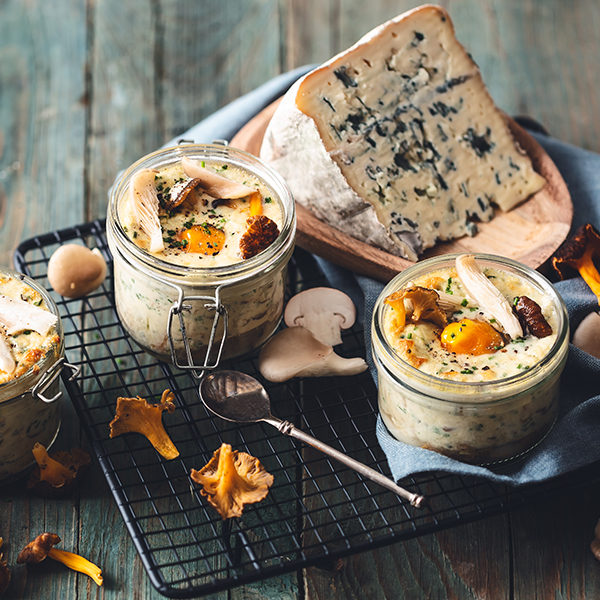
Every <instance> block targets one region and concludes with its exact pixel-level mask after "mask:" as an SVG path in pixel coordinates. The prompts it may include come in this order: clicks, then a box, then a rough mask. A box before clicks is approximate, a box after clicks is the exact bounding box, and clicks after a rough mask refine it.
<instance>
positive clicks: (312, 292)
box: [283, 287, 356, 346]
mask: <svg viewBox="0 0 600 600" xmlns="http://www.w3.org/2000/svg"><path fill="white" fill-rule="evenodd" d="M283 318H284V320H285V324H286V325H287V326H288V327H296V326H300V327H304V328H305V329H308V330H309V331H310V332H311V333H312V334H313V336H314V337H315V338H316V339H317V340H319V342H321V343H322V344H325V345H327V346H336V345H337V344H341V343H342V334H341V331H342V329H348V328H349V327H352V325H354V321H355V320H356V308H355V307H354V303H353V302H352V300H350V298H349V297H348V296H347V295H346V294H344V292H341V291H340V290H336V289H334V288H327V287H316V288H312V289H309V290H304V291H303V292H300V293H299V294H296V295H295V296H292V298H290V300H289V302H288V303H287V306H286V307H285V312H284V315H283Z"/></svg>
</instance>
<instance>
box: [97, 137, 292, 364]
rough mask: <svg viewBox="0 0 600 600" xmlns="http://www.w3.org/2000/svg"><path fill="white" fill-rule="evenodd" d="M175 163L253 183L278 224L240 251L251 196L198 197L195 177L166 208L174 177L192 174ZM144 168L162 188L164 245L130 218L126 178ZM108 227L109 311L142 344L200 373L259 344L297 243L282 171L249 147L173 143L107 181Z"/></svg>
mask: <svg viewBox="0 0 600 600" xmlns="http://www.w3.org/2000/svg"><path fill="white" fill-rule="evenodd" d="M182 165H184V166H185V165H187V166H189V165H192V170H193V169H198V170H201V171H202V172H204V171H210V172H211V173H213V174H217V175H219V176H220V177H226V178H228V179H230V180H232V181H233V182H235V183H240V184H243V185H248V186H250V187H252V188H253V189H255V190H258V191H259V192H260V195H261V198H262V208H260V210H261V212H264V214H265V215H270V216H271V219H272V220H273V221H274V222H276V223H277V225H278V235H277V237H276V238H275V239H274V240H273V241H272V243H270V245H268V247H266V248H264V249H263V250H262V251H260V252H258V253H257V254H256V255H253V256H251V257H249V258H243V256H242V255H240V252H239V239H240V237H241V235H242V234H243V232H244V230H245V228H246V227H247V225H246V222H247V221H248V222H249V216H250V212H249V205H250V200H249V199H247V198H237V199H236V200H235V201H231V200H226V199H219V198H216V199H211V198H210V197H205V196H202V194H201V192H203V191H205V190H203V189H202V186H200V188H199V192H198V199H197V201H196V203H195V204H194V202H192V203H191V204H188V205H186V208H185V211H182V210H180V209H178V211H176V212H177V214H176V215H172V214H171V213H169V211H168V210H167V211H165V210H164V207H165V205H164V203H162V202H163V201H162V199H163V198H164V197H165V194H166V193H167V192H170V191H171V190H172V189H173V188H174V187H175V185H188V183H190V185H192V183H193V182H191V179H190V178H189V176H188V175H187V173H186V172H185V170H184V169H183V166H182ZM200 167H201V168H200ZM186 168H187V167H186ZM144 170H146V171H147V170H151V171H152V172H154V173H155V175H154V181H155V189H157V190H158V193H159V194H161V196H160V198H161V207H162V210H161V215H160V219H161V221H160V224H161V235H162V238H163V240H162V241H163V249H162V250H161V251H157V252H151V251H150V249H149V247H148V244H147V243H145V242H144V240H143V234H139V236H138V231H137V230H134V231H132V228H131V225H129V226H128V223H131V221H128V213H127V210H128V208H127V207H128V203H130V202H131V195H132V189H133V185H134V183H133V182H134V178H135V177H136V176H137V175H138V174H139V173H140V172H142V171H144ZM211 176H212V175H211V174H209V175H208V177H211ZM151 179H152V178H151ZM171 197H172V194H171ZM167 208H168V205H167ZM177 219H179V220H177ZM230 225H231V227H230ZM236 227H237V229H236ZM106 229H107V238H108V244H109V247H110V250H111V252H112V255H113V261H114V262H113V264H114V291H115V304H116V308H117V312H118V314H119V318H120V319H121V323H122V324H123V327H124V328H125V329H126V330H127V332H128V333H129V334H130V336H131V337H132V338H133V339H134V340H135V341H136V342H137V343H138V344H139V345H140V346H141V347H142V348H144V349H145V350H146V351H147V352H149V353H151V354H153V355H154V356H156V357H158V358H159V359H161V360H164V361H171V362H172V363H173V364H174V365H175V366H177V367H179V368H182V369H188V370H191V371H192V373H193V374H194V375H196V376H201V373H202V372H203V371H205V370H210V369H214V368H215V367H216V366H217V365H218V363H219V361H220V360H221V358H231V357H235V356H240V355H243V354H245V353H247V352H249V351H251V350H253V349H255V348H257V347H259V346H260V345H261V344H262V343H263V342H264V341H265V340H266V339H268V338H269V337H270V336H271V335H272V334H273V333H274V331H275V330H276V329H277V327H278V325H279V322H280V320H281V315H282V312H283V305H284V290H285V275H286V267H287V264H288V261H289V259H290V257H291V255H292V252H293V249H294V242H295V232H296V215H295V208H294V201H293V198H292V196H291V193H290V191H289V189H288V188H287V185H286V184H285V182H284V181H283V179H282V178H281V177H280V176H279V175H278V174H277V173H276V172H275V171H273V170H272V169H271V168H270V167H268V166H266V165H265V164H263V163H262V162H261V161H260V160H259V159H257V158H256V157H254V156H252V155H251V154H248V153H247V152H244V151H242V150H237V149H235V148H230V147H228V146H226V145H224V144H219V143H213V144H193V143H180V144H179V145H178V146H173V147H170V148H165V149H162V150H159V151H157V152H154V153H152V154H149V155H147V156H145V157H143V158H141V159H140V160H138V161H137V162H135V163H134V164H133V165H132V166H131V167H129V168H128V169H127V170H126V171H124V172H123V173H122V174H121V175H120V176H119V178H118V179H117V181H116V182H115V184H114V186H113V188H112V190H111V193H110V200H109V207H108V218H107V227H106ZM211 232H212V234H213V235H212V237H206V236H207V235H208V236H211ZM140 240H141V241H140ZM206 240H211V241H206ZM215 240H220V242H218V243H219V244H220V245H219V246H216V245H215V244H216V243H217V242H216V241H215ZM188 244H190V245H191V244H195V245H196V246H195V248H193V249H192V247H191V246H190V245H188ZM202 244H205V245H204V246H202ZM144 245H146V247H144ZM159 245H160V241H159ZM184 250H185V251H184ZM193 250H196V251H195V252H194V251H193Z"/></svg>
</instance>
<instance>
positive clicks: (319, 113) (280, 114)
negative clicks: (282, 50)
mask: <svg viewBox="0 0 600 600" xmlns="http://www.w3.org/2000/svg"><path fill="white" fill-rule="evenodd" d="M261 157H262V158H263V159H264V160H266V161H267V162H269V163H270V164H271V165H272V166H273V167H274V168H275V169H276V170H278V171H279V172H280V173H281V175H283V177H284V178H285V179H286V181H287V183H288V184H289V186H290V188H291V190H292V193H293V195H294V197H295V199H296V200H297V201H298V202H300V203H301V204H303V205H305V206H306V207H308V208H309V209H310V210H311V211H313V212H314V213H315V214H316V215H317V216H318V217H319V218H320V219H322V220H324V221H326V222H327V223H329V224H331V225H333V226H335V227H337V228H338V229H341V230H342V231H344V232H346V233H348V234H350V235H352V236H354V237H356V238H358V239H360V240H363V241H365V242H367V243H370V244H373V245H375V246H379V247H381V248H383V249H385V250H387V251H388V252H391V253H393V254H397V255H399V256H403V257H405V258H408V259H410V260H416V259H417V258H418V256H419V255H420V254H421V253H422V252H423V251H424V250H425V249H426V248H429V247H431V246H433V245H434V244H435V243H436V242H437V241H438V240H449V239H454V238H458V237H461V236H463V235H465V234H469V235H473V234H474V233H475V232H476V228H477V226H476V223H477V221H488V220H490V219H491V218H492V217H493V215H494V206H497V207H499V208H500V209H502V210H504V211H506V210H510V209H511V208H513V207H514V206H516V205H517V204H518V203H519V202H521V201H523V200H525V199H526V198H528V197H529V196H531V195H532V194H534V193H535V192H537V191H538V190H540V189H541V188H542V187H543V186H544V185H545V180H544V179H543V178H542V177H541V176H540V175H538V174H537V173H536V172H535V171H534V170H533V167H532V165H531V161H530V160H529V158H528V157H527V155H526V154H525V152H524V151H523V150H522V149H521V148H520V147H519V146H518V144H517V143H516V142H515V140H514V139H513V137H512V135H511V133H510V131H509V129H508V127H507V124H506V121H505V118H504V116H503V114H502V113H501V112H500V111H499V110H498V109H497V108H496V106H495V105H494V102H493V100H492V99H491V97H490V95H489V93H488V92H487V90H486V88H485V85H484V83H483V81H482V78H481V74H480V72H479V69H478V67H477V65H476V64H475V63H474V62H473V60H472V59H471V57H470V56H469V54H468V53H467V52H466V50H465V49H464V48H463V47H462V46H461V44H460V43H459V42H458V41H457V39H456V37H455V35H454V27H453V25H452V23H451V21H450V17H449V16H448V13H447V12H446V11H445V10H444V9H442V8H440V7H437V6H431V5H427V6H423V7H420V8H417V9H415V10H413V11H410V12H408V13H405V14H403V15H400V16H399V17H396V18H395V19H392V20H391V21H388V22H387V23H385V24H383V25H381V26H380V27H378V28H376V29H375V30H373V31H372V32H371V33H369V34H367V35H366V36H365V37H364V38H362V39H361V40H360V41H359V42H358V43H357V44H355V45H354V46H352V47H351V48H350V49H348V50H347V51H345V52H342V53H341V54H339V55H337V56H335V57H334V58H332V59H331V60H329V61H328V62H327V63H325V64H324V65H322V66H321V67H319V68H317V69H315V70H314V71H311V72H310V73H308V74H307V75H305V76H304V77H303V78H302V79H300V80H299V81H298V82H297V83H296V84H295V85H294V86H293V87H292V88H291V89H290V90H289V91H288V93H287V94H286V95H285V97H284V98H283V100H282V102H281V104H280V106H279V107H278V109H277V111H276V112H275V114H274V116H273V118H272V120H271V122H270V125H269V128H268V129H267V132H266V134H265V138H264V142H263V146H262V149H261ZM307 174H309V176H308V177H307Z"/></svg>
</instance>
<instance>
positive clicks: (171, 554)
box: [14, 221, 600, 598]
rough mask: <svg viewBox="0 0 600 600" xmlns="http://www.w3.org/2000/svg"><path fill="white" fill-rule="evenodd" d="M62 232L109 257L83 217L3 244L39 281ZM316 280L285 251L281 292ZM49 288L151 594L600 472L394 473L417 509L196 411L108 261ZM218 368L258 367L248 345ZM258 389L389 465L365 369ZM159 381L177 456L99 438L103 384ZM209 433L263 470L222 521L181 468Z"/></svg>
mask: <svg viewBox="0 0 600 600" xmlns="http://www.w3.org/2000/svg"><path fill="white" fill-rule="evenodd" d="M68 241H79V242H82V243H84V244H86V245H88V246H90V247H97V248H99V249H100V250H101V252H102V253H103V254H104V256H105V258H106V259H107V262H108V263H109V267H110V266H111V264H112V263H111V257H110V253H109V251H108V247H107V244H106V238H105V223H104V222H103V221H94V222H92V223H88V224H85V225H82V226H79V227H74V228H69V229H64V230H61V231H56V232H53V233H49V234H46V235H42V236H38V237H35V238H32V239H30V240H27V241H25V242H23V243H22V244H21V245H20V246H19V247H18V249H17V250H16V252H15V257H14V260H15V267H16V268H17V269H18V270H19V271H22V272H24V273H26V274H27V275H29V276H30V277H32V278H33V279H35V280H37V281H38V282H39V283H40V284H41V285H43V286H44V287H46V288H48V287H49V285H48V281H47V277H46V273H47V265H48V258H49V257H50V255H51V254H52V252H53V251H54V250H55V249H56V248H57V247H58V246H59V245H60V244H62V243H64V242H68ZM326 284H327V282H326V280H325V278H324V276H323V273H322V272H321V271H320V269H319V267H318V265H317V263H316V261H315V260H314V259H313V258H312V256H311V255H309V254H307V253H306V252H303V251H301V250H296V252H295V254H294V258H293V259H292V262H291V264H290V268H289V286H288V294H290V293H295V292H297V291H299V290H300V289H303V288H308V287H314V286H318V285H326ZM53 295H54V298H55V300H56V301H57V304H58V305H59V309H60V312H61V315H62V319H63V324H64V327H65V342H66V354H67V359H68V361H69V362H70V363H73V364H76V365H78V366H80V367H81V373H80V375H79V376H78V378H77V379H76V380H75V381H73V382H69V381H65V385H66V386H67V390H68V392H69V394H70V396H71V399H72V401H73V403H74V405H75V408H76V410H77V413H78V415H79V418H80V419H81V422H82V423H83V426H84V428H85V430H86V432H87V434H88V436H89V439H90V442H91V445H92V447H93V450H94V452H95V454H96V457H97V459H98V461H99V463H100V466H101V468H102V471H103V472H104V475H105V477H106V480H107V482H108V485H109V486H110V489H111V492H112V494H113V496H114V498H115V501H116V503H117V505H118V507H119V510H120V511H121V514H122V515H123V519H124V520H125V524H126V526H127V528H128V530H129V533H130V534H131V536H132V538H133V541H134V543H135V546H136V548H137V550H138V552H139V554H140V557H141V559H142V562H143V564H144V566H145V568H146V571H147V573H148V575H149V577H150V579H151V581H152V583H153V584H154V586H155V587H156V588H157V589H158V591H159V592H160V593H162V594H164V595H165V596H169V597H172V598H188V597H192V596H197V595H201V594H205V593H209V592H216V591H220V590H224V589H228V588H231V587H234V586H236V585H240V584H242V583H246V582H250V581H254V580H258V579H262V578H266V577H269V576H272V575H276V574H282V573H285V572H289V571H293V570H297V569H299V568H302V567H306V566H309V565H315V564H317V563H318V564H320V565H321V566H322V565H323V564H327V561H329V560H333V559H335V558H338V557H341V556H345V555H348V554H352V553H355V552H360V551H361V550H367V549H372V548H375V547H379V546H383V545H386V544H390V543H392V542H395V541H399V540H403V539H408V538H412V537H416V536H419V535H423V534H426V533H430V532H433V531H437V530H440V529H443V528H447V527H451V526H454V525H457V524H460V523H465V522H468V521H473V520H476V519H480V518H483V517H485V516H489V515H493V514H496V513H499V512H502V511H506V510H508V509H510V508H513V507H516V506H519V505H522V504H524V503H526V502H529V501H532V500H534V499H535V498H538V497H540V496H542V495H544V496H545V495H548V493H549V492H552V491H555V490H559V489H570V488H572V487H573V486H576V485H580V484H584V483H589V482H590V481H593V480H597V479H598V478H599V477H600V474H599V473H598V469H597V468H596V469H593V468H592V469H587V470H581V471H578V472H576V473H574V474H570V475H568V476H566V477H562V478H560V479H556V480H554V481H552V482H550V483H546V484H543V485H536V486H528V487H525V488H517V489H513V488H509V487H506V486H503V485H499V484H494V483H490V482H489V481H487V480H484V479H476V478H468V477H460V476H450V475H446V474H427V475H422V476H416V477H409V478H406V479H405V480H403V481H401V482H400V484H401V485H403V486H404V487H407V488H408V489H410V490H413V491H418V492H420V493H422V494H425V495H426V496H427V498H428V501H429V504H428V506H427V507H426V508H424V509H415V508H412V507H411V506H410V505H408V503H407V502H405V501H403V500H401V499H400V498H398V497H397V496H396V495H394V494H393V493H391V492H388V491H386V490H384V489H382V488H380V487H379V486H377V485H376V484H374V483H371V482H370V481H366V480H363V479H361V478H360V476H359V475H357V474H356V473H355V472H354V471H351V470H349V469H346V468H344V467H342V466H341V465H339V464H337V463H335V462H333V461H332V460H331V459H329V458H327V457H325V456H323V455H322V454H319V453H318V452H316V451H314V450H313V449H311V448H307V447H303V446H302V445H301V444H300V443H299V442H296V441H295V440H292V439H291V438H287V437H284V436H282V435H280V434H279V433H277V432H276V431H275V430H274V429H273V428H272V427H269V426H267V425H264V426H263V425H262V424H253V425H244V426H239V425H234V424H231V423H226V422H224V421H220V420H219V419H218V418H216V417H213V416H211V415H210V414H208V413H207V411H206V410H205V408H204V406H203V405H202V403H201V402H200V400H199V398H198V394H197V383H196V382H195V381H194V380H193V379H192V377H191V376H190V375H188V374H187V373H184V372H182V371H179V370H176V369H173V368H171V367H170V366H169V365H166V364H164V363H161V362H158V361H157V360H156V359H154V358H152V357H151V356H149V355H147V354H146V353H145V352H143V351H142V350H141V349H140V348H138V346H137V345H136V344H135V343H134V342H133V341H132V340H131V339H130V338H129V336H128V335H127V334H126V332H125V331H124V329H123V328H122V327H121V324H120V322H119V319H118V317H117V314H116V311H115V307H114V298H113V287H112V269H111V268H109V274H108V277H107V279H106V281H105V283H104V284H103V286H102V287H101V288H100V289H99V290H97V291H96V292H94V293H92V294H90V295H89V296H87V297H86V298H85V299H83V300H67V299H64V298H62V297H60V296H57V295H56V294H53ZM341 353H342V354H345V355H347V356H357V355H364V343H363V337H362V328H361V327H359V326H356V327H354V328H353V329H352V330H350V331H349V332H348V333H347V334H346V335H345V337H344V343H343V346H342V351H341ZM223 367H224V368H236V369H238V370H241V371H244V372H246V373H249V374H252V375H254V376H257V377H258V378H259V379H260V375H259V374H258V371H257V367H256V356H250V357H246V358H244V359H238V360H237V361H235V363H232V362H226V363H225V364H224V365H223ZM266 387H267V389H268V391H269V394H270V396H271V398H272V404H273V412H274V414H276V415H277V416H279V417H282V418H285V419H288V420H291V421H292V422H294V424H295V425H297V426H298V427H300V428H301V429H303V430H305V431H307V432H309V433H312V434H313V435H314V436H316V437H317V438H319V439H321V440H323V441H325V442H327V443H329V444H331V445H333V446H335V447H336V448H339V449H340V450H342V451H344V452H346V453H348V454H350V455H351V456H353V457H355V458H357V459H358V460H360V461H362V462H364V463H366V464H369V465H370V466H372V467H374V468H375V469H379V470H380V471H382V472H383V473H386V474H389V470H388V467H387V464H386V461H385V456H384V454H383V452H382V451H381V449H380V448H379V446H378V444H377V440H376V438H375V419H376V415H377V395H376V389H375V386H374V384H373V381H372V379H371V377H370V376H369V375H368V374H367V373H365V374H362V375H358V376H355V377H347V378H322V379H317V380H304V381H302V380H300V381H298V380H292V381H290V382H287V383H284V384H269V383H266ZM165 388H170V389H171V390H174V391H175V393H176V397H177V409H176V410H175V412H174V413H172V414H167V415H165V418H164V421H165V424H166V427H167V430H168V432H169V434H170V436H171V437H172V439H173V440H174V442H175V444H176V446H177V448H178V449H179V451H180V453H181V454H180V456H179V457H178V458H176V459H175V460H171V461H166V460H163V459H162V458H161V457H160V456H159V455H158V454H157V453H156V452H155V451H154V450H153V449H152V448H151V447H149V444H148V443H147V441H146V440H145V439H144V438H142V436H138V435H135V434H134V435H125V436H120V437H118V438H115V439H112V440H111V439H109V437H108V432H109V428H108V424H109V422H110V421H111V419H112V418H113V415H114V410H115V404H116V398H117V396H135V395H140V396H143V397H146V398H148V399H152V400H157V399H158V398H160V395H161V393H162V391H163V390H164V389H165ZM222 442H226V443H229V444H231V445H232V446H233V447H234V448H235V449H239V450H244V451H247V452H249V453H251V454H252V455H254V456H257V457H259V458H260V460H261V462H262V463H263V464H264V466H265V467H266V468H267V470H268V471H269V472H270V473H272V474H273V476H274V481H275V482H274V484H273V487H272V488H271V490H270V492H269V494H268V496H267V498H266V499H265V500H263V501H262V502H260V503H259V504H253V505H249V506H247V507H246V509H245V511H244V514H243V516H242V517H241V518H240V519H230V520H228V521H222V520H221V518H220V517H219V515H218V514H217V513H216V511H214V510H213V508H212V507H210V506H209V505H208V504H207V502H206V501H205V499H204V498H202V497H201V496H200V494H199V490H198V488H197V486H196V485H195V484H194V483H193V482H192V481H191V480H190V478H189V473H190V469H191V468H192V467H194V468H200V467H202V466H203V465H204V464H206V462H208V460H209V459H210V458H211V456H212V454H213V452H214V450H215V449H216V448H218V447H219V446H220V444H221V443H222Z"/></svg>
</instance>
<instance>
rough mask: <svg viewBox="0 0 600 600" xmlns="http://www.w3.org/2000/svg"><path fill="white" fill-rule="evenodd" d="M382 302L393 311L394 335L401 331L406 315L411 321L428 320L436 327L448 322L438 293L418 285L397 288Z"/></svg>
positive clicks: (443, 325)
mask: <svg viewBox="0 0 600 600" xmlns="http://www.w3.org/2000/svg"><path fill="white" fill-rule="evenodd" d="M384 302H385V303H386V304H387V305H388V306H390V307H391V308H392V310H393V311H394V320H393V323H392V325H393V328H394V333H395V334H396V335H398V334H400V333H402V331H403V330H404V326H405V325H406V319H407V317H408V318H409V320H410V321H411V322H412V323H419V322H420V321H429V322H431V323H433V324H434V325H437V326H438V327H445V326H446V323H447V322H448V320H447V318H446V315H445V313H444V311H443V310H442V309H441V308H440V306H439V303H438V302H439V294H438V292H437V291H436V290H430V289H429V288H424V287H420V286H413V287H410V288H407V289H402V290H398V291H397V292H394V293H393V294H390V295H389V296H387V297H386V299H385V300H384Z"/></svg>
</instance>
